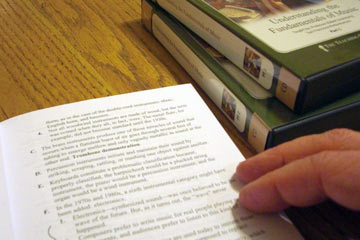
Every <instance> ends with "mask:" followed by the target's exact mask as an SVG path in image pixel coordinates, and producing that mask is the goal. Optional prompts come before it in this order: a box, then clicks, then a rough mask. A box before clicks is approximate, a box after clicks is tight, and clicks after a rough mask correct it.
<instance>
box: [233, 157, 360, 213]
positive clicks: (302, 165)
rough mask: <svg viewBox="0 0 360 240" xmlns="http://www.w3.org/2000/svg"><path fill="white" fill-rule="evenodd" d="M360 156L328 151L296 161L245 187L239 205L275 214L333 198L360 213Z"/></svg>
mask: <svg viewBox="0 0 360 240" xmlns="http://www.w3.org/2000/svg"><path fill="white" fill-rule="evenodd" d="M359 156H360V151H337V152H335V151H329V152H322V153H319V154H315V155H312V156H309V157H306V158H304V159H301V160H299V161H293V162H292V163H289V164H288V165H286V166H284V167H282V168H280V169H276V170H274V171H273V172H270V173H268V174H266V175H264V176H263V177H260V178H259V179H257V180H255V181H254V182H251V183H249V184H248V185H246V186H245V187H244V188H243V189H242V191H241V192H240V196H239V202H240V203H241V204H242V205H243V206H244V207H246V208H248V209H250V210H252V211H255V212H273V211H280V210H282V209H284V208H286V207H287V206H289V205H293V206H310V205H313V204H316V203H319V202H321V201H323V200H324V199H326V198H331V199H332V200H334V201H335V202H337V203H339V204H341V205H343V206H345V207H348V208H350V209H354V210H360V181H359V173H360V157H359Z"/></svg>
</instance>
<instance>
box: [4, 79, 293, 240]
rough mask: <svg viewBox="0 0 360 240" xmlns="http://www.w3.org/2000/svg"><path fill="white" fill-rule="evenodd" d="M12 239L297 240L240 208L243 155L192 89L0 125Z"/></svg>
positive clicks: (282, 226)
mask: <svg viewBox="0 0 360 240" xmlns="http://www.w3.org/2000/svg"><path fill="white" fill-rule="evenodd" d="M2 125H3V128H4V138H6V139H7V142H6V143H5V144H4V149H6V151H4V156H6V161H5V162H6V164H5V166H6V168H7V171H8V172H9V175H8V179H7V180H8V182H9V189H10V191H9V198H10V202H11V208H12V209H13V211H12V214H13V222H14V223H16V229H15V230H14V232H15V234H16V236H15V237H16V239H164V240H166V239H171V240H174V239H297V238H300V236H299V235H298V233H297V232H296V230H295V229H294V227H293V226H292V225H291V224H289V223H287V222H286V221H284V220H282V219H281V218H280V217H279V216H278V215H263V216H260V215H254V214H253V213H250V212H248V211H246V210H244V209H241V208H240V207H238V206H237V205H236V199H237V197H238V188H239V186H238V185H237V184H236V182H235V181H234V180H232V175H233V173H234V171H235V168H236V165H237V164H238V163H239V161H242V160H243V159H244V158H243V156H242V154H241V153H240V152H239V150H238V149H237V148H236V146H235V145H234V144H233V142H232V141H231V139H230V138H229V137H228V135H227V134H226V133H225V131H224V129H223V128H222V127H221V125H220V124H219V123H218V121H217V120H216V118H215V117H214V116H213V114H212V113H211V111H210V110H209V109H208V108H207V106H206V104H205V103H204V102H203V101H202V100H201V98H200V97H199V95H198V94H197V93H196V91H195V90H194V88H192V86H191V85H189V84H187V85H179V86H175V87H167V88H160V89H155V90H148V91H144V92H136V93H131V94H125V95H118V96H113V97H107V98H100V99H96V100H89V101H84V102H79V103H75V104H68V105H63V106H59V107H54V108H50V109H46V110H41V111H37V112H33V113H29V114H26V115H23V116H19V117H16V118H13V119H11V120H8V121H5V122H3V123H2Z"/></svg>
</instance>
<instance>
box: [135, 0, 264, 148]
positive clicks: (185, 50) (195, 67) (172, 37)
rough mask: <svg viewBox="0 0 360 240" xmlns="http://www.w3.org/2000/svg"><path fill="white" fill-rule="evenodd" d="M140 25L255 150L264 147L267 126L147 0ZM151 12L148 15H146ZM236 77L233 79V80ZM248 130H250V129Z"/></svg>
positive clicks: (144, 0)
mask: <svg viewBox="0 0 360 240" xmlns="http://www.w3.org/2000/svg"><path fill="white" fill-rule="evenodd" d="M142 11H143V12H142V22H143V25H144V26H145V27H146V28H147V29H148V30H149V31H150V32H151V33H152V34H153V35H154V36H155V38H156V39H157V40H158V41H159V42H160V43H161V44H162V45H163V46H164V47H165V48H166V49H167V50H168V51H169V53H170V54H171V55H172V56H173V57H174V58H175V59H176V60H177V62H178V63H179V64H180V65H181V66H182V67H183V68H184V69H185V70H186V71H187V72H188V74H189V75H190V76H191V77H192V78H193V80H195V81H196V82H197V84H198V85H199V86H200V87H201V88H202V89H203V90H204V92H205V93H206V94H207V95H208V96H209V98H210V99H211V100H212V101H213V102H214V103H215V104H216V106H217V107H218V108H219V109H220V110H221V111H222V112H223V113H224V114H225V116H226V117H227V118H228V119H229V120H230V121H231V122H232V123H233V124H234V126H235V127H236V128H237V130H238V131H239V132H240V134H241V135H242V136H244V137H245V138H246V139H247V140H250V141H249V143H250V144H251V145H252V147H254V149H255V150H256V151H257V152H261V151H263V150H264V149H265V146H266V141H267V136H268V134H269V132H270V129H269V128H268V127H267V126H266V124H265V123H264V122H262V121H261V119H259V117H258V116H257V115H256V114H253V113H252V112H251V111H250V110H249V109H248V108H247V107H246V106H245V105H244V104H243V103H242V102H241V101H240V100H239V98H237V97H236V96H235V95H234V94H233V93H232V91H231V90H229V89H228V87H227V86H226V85H225V84H224V83H223V82H222V81H221V80H220V79H219V78H218V77H217V76H216V75H215V74H214V73H213V71H212V70H211V69H210V68H209V67H208V66H207V65H206V64H205V63H204V62H203V61H202V59H201V58H200V57H199V56H198V55H197V54H196V53H195V52H194V51H193V50H192V49H191V47H189V46H188V45H187V43H186V42H185V41H184V40H183V37H181V36H179V34H178V32H177V31H175V30H174V29H173V28H172V27H171V26H169V22H170V21H171V20H170V19H168V18H167V17H165V16H164V15H163V14H161V13H160V12H158V11H154V9H153V6H152V5H151V4H149V2H147V1H146V0H143V1H142ZM149 16H151V17H149ZM234 81H235V80H234ZM249 130H250V131H249Z"/></svg>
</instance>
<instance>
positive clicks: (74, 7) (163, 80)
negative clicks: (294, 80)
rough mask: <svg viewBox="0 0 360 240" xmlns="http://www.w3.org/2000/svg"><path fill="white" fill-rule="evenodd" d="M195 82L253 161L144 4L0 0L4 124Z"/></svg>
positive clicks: (0, 104) (135, 1) (115, 0)
mask: <svg viewBox="0 0 360 240" xmlns="http://www.w3.org/2000/svg"><path fill="white" fill-rule="evenodd" d="M183 83H193V85H194V86H195V87H196V89H197V90H198V91H199V93H200V94H201V96H202V97H203V98H204V100H205V101H206V103H207V104H208V105H209V107H210V108H211V109H212V111H213V112H214V114H215V115H216V117H217V118H218V119H219V121H220V122H221V124H222V125H223V126H224V128H225V129H226V131H227V132H228V133H229V135H230V136H231V138H232V139H233V140H234V142H235V143H236V145H237V146H238V147H239V149H240V150H241V152H242V153H243V154H244V155H245V156H246V157H249V156H251V155H253V150H252V148H251V147H250V146H249V145H248V144H247V143H246V142H245V141H244V139H243V138H242V137H241V136H240V135H239V134H238V133H237V132H236V129H235V128H234V127H233V126H232V125H231V123H230V122H229V121H228V120H227V119H226V118H225V117H224V116H223V115H222V113H221V112H220V111H219V110H218V109H217V108H216V107H215V105H214V104H213V103H212V102H211V101H210V100H209V99H208V98H207V97H206V96H205V94H204V93H203V92H202V91H201V90H200V89H199V88H198V87H197V85H196V83H194V82H193V80H192V79H191V78H190V76H189V75H188V74H186V72H185V71H184V70H183V69H182V68H181V66H180V65H179V64H177V62H176V61H175V60H174V59H173V58H172V57H171V55H170V54H169V53H168V52H167V51H166V50H165V49H164V48H163V47H162V46H161V45H160V44H159V43H158V42H157V41H156V40H155V39H154V38H153V37H152V36H151V34H150V33H148V32H147V31H146V30H145V28H144V27H143V26H142V24H141V1H140V0H26V1H23V0H0V86H1V87H0V121H3V120H5V119H8V118H10V117H13V116H16V115H19V114H22V113H26V112H29V111H33V110H37V109H42V108H46V107H51V106H55V105H59V104H65V103H71V102H75V101H80V100H85V99H91V98H98V97H104V96H109V95H115V94H121V93H128V92H134V91H140V90H145V89H153V88H159V87H164V86H170V85H176V84H183Z"/></svg>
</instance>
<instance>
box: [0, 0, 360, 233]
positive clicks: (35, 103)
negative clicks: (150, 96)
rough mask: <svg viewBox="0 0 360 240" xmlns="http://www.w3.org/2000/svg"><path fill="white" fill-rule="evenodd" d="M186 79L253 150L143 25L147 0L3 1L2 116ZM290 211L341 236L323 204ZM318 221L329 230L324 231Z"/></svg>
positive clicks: (303, 223) (245, 148) (246, 149)
mask: <svg viewBox="0 0 360 240" xmlns="http://www.w3.org/2000/svg"><path fill="white" fill-rule="evenodd" d="M183 83H193V85H194V86H195V87H196V88H197V89H198V91H199V93H200V94H201V95H202V96H203V98H204V100H205V101H206V103H207V104H208V105H209V107H210V108H211V109H212V111H213V112H214V114H215V115H216V117H217V118H218V119H219V121H220V122H221V124H222V125H223V127H224V128H225V129H226V131H227V132H228V133H229V135H230V136H231V138H232V139H233V140H234V142H235V143H236V145H237V146H238V148H239V149H240V151H241V152H242V153H243V154H244V155H245V157H249V156H251V155H253V154H254V152H253V150H252V149H251V148H250V146H249V145H248V144H247V143H246V142H245V141H244V139H243V138H242V137H241V136H240V135H239V134H238V133H237V132H236V129H235V128H234V127H233V126H232V124H231V123H230V122H229V121H228V120H227V119H226V118H225V117H224V116H223V115H222V114H221V112H220V111H219V110H218V109H217V108H216V107H215V105H214V104H213V103H212V102H211V101H210V100H209V99H208V98H207V97H206V96H205V94H204V93H203V92H202V91H201V90H200V89H199V88H198V87H197V85H196V84H195V83H194V81H193V80H192V79H191V78H190V76H189V75H188V74H186V72H185V71H184V69H182V67H181V66H180V65H179V64H178V63H177V62H176V61H175V60H174V59H173V58H172V57H171V56H170V54H169V53H168V52H167V51H166V50H165V49H164V48H163V47H162V46H161V45H160V43H159V42H157V41H156V40H155V39H154V38H153V37H152V36H151V34H150V33H148V32H147V31H146V30H145V28H144V27H143V26H142V24H141V2H140V0H96V1H95V0H0V121H3V120H5V119H8V118H10V117H13V116H16V115H19V114H22V113H25V112H29V111H33V110H37V109H42V108H46V107H51V106H55V105H59V104H65V103H70V102H75V101H80V100H85V99H91V98H98V97H103V96H108V95H114V94H121V93H128V92H133V91H139V90H144V89H152V88H159V87H164V86H169V85H176V84H183ZM326 207H328V205H326V206H325V209H326ZM328 208H329V207H328ZM330 208H331V209H332V207H330ZM291 210H292V211H290V215H291V216H292V217H295V219H297V222H296V224H297V225H298V226H300V227H301V228H302V230H303V231H308V232H314V233H313V234H311V238H312V239H326V235H324V234H323V233H324V232H329V234H331V235H332V236H334V237H336V238H333V239H338V237H339V236H340V238H341V235H339V234H338V233H337V232H335V231H333V229H332V228H331V225H326V224H323V223H321V221H320V222H319V218H318V216H319V214H318V213H316V211H319V210H316V209H315V211H313V209H303V210H299V209H291ZM330 212H331V211H330ZM340 215H341V214H340ZM356 219H358V218H356ZM309 222H310V224H308V223H309ZM315 222H316V223H317V225H316V224H314V223H315ZM319 224H320V225H321V226H323V227H324V231H320V232H317V230H316V229H317V228H318V227H317V226H319ZM311 226H313V227H311ZM314 226H315V227H314ZM355 228H356V227H355ZM314 229H315V230H314ZM308 236H309V235H308ZM324 236H325V237H324ZM329 239H330V238H329Z"/></svg>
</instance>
